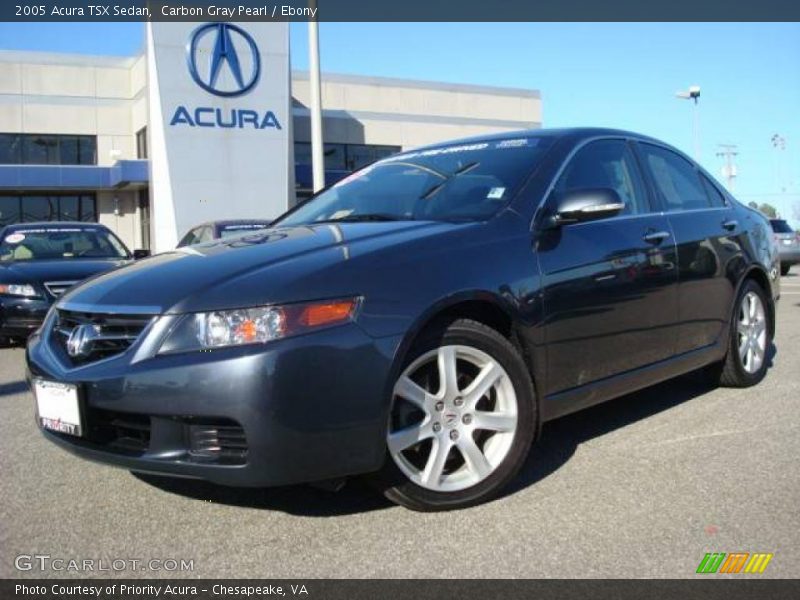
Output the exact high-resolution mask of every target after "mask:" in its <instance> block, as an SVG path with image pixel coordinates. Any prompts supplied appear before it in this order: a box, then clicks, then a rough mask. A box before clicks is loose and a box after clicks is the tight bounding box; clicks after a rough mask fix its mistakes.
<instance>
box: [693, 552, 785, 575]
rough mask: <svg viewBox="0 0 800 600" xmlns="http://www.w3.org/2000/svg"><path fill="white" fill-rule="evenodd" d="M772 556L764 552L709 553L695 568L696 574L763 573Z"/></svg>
mask: <svg viewBox="0 0 800 600" xmlns="http://www.w3.org/2000/svg"><path fill="white" fill-rule="evenodd" d="M773 556H774V555H773V554H767V553H765V552H754V553H753V554H750V553H749V552H732V553H730V554H726V553H725V552H709V553H707V554H706V555H705V556H704V557H703V560H701V561H700V564H699V565H698V566H697V572H698V573H704V574H705V573H763V572H764V570H765V569H766V568H767V565H768V564H769V561H771V560H772V557H773Z"/></svg>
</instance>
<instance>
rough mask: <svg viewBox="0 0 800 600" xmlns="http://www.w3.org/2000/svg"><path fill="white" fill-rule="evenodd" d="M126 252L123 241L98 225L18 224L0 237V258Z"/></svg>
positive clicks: (110, 255)
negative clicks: (18, 226)
mask: <svg viewBox="0 0 800 600" xmlns="http://www.w3.org/2000/svg"><path fill="white" fill-rule="evenodd" d="M129 256H130V253H129V252H128V249H127V248H126V247H125V246H124V244H123V243H122V242H121V241H119V239H117V237H116V236H114V234H112V233H111V232H110V231H108V230H106V229H103V228H101V227H86V228H83V227H31V228H22V227H21V228H18V229H14V230H12V231H7V232H6V233H4V234H3V239H2V241H0V261H2V262H11V261H17V260H20V261H21V260H60V259H80V258H128V257H129Z"/></svg>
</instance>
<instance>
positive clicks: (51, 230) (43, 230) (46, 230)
mask: <svg viewBox="0 0 800 600" xmlns="http://www.w3.org/2000/svg"><path fill="white" fill-rule="evenodd" d="M98 231H99V230H98V229H89V228H86V229H78V228H77V227H72V228H68V227H46V228H44V227H43V228H41V229H25V230H23V231H20V232H19V233H18V234H17V235H24V234H31V233H84V232H85V233H97V232H98ZM12 235H14V234H12ZM23 239H24V238H23Z"/></svg>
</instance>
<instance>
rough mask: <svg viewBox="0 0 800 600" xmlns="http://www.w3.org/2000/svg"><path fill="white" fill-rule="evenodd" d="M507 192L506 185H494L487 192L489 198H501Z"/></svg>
mask: <svg viewBox="0 0 800 600" xmlns="http://www.w3.org/2000/svg"><path fill="white" fill-rule="evenodd" d="M505 193H506V188H504V187H493V188H492V189H490V190H489V193H488V194H486V198H488V199H489V200H500V199H501V198H502V197H503V194H505Z"/></svg>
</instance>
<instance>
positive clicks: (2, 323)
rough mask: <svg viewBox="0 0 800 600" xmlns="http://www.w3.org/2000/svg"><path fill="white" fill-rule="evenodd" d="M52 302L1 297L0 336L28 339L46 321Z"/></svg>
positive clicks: (42, 299) (40, 299)
mask: <svg viewBox="0 0 800 600" xmlns="http://www.w3.org/2000/svg"><path fill="white" fill-rule="evenodd" d="M50 304H51V301H50V300H48V299H45V298H21V297H20V298H18V297H14V296H0V336H3V337H21V338H27V337H28V336H29V335H30V334H31V333H33V332H34V331H36V329H38V327H39V326H40V325H41V324H42V321H44V317H45V315H46V314H47V311H48V309H49V308H50Z"/></svg>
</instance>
